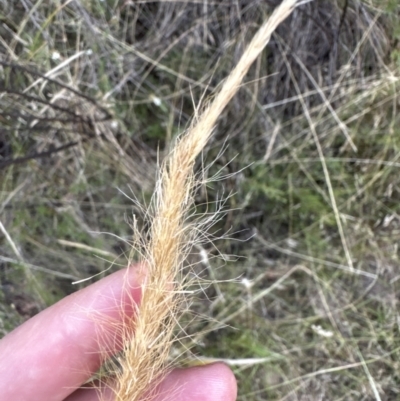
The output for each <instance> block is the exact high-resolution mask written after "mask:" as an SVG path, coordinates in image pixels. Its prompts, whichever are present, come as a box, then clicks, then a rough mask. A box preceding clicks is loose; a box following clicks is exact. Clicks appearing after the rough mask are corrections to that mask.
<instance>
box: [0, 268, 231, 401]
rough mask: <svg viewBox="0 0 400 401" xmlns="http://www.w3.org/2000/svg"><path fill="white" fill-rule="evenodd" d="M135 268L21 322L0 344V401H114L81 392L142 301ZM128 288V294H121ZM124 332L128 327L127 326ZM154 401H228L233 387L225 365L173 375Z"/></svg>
mask: <svg viewBox="0 0 400 401" xmlns="http://www.w3.org/2000/svg"><path fill="white" fill-rule="evenodd" d="M139 281H140V279H139V276H138V274H137V268H134V267H132V268H130V269H129V270H121V271H118V272H116V273H114V274H111V275H110V276H108V277H106V278H104V279H103V280H100V281H99V282H97V283H95V284H92V285H90V286H88V287H87V288H85V289H83V290H81V291H78V292H76V293H74V294H72V295H70V296H68V297H66V298H64V299H63V300H61V301H60V302H58V303H57V304H55V305H53V306H51V307H50V308H48V309H46V310H44V311H43V312H41V313H39V314H38V315H36V316H34V317H33V318H31V319H30V320H28V321H26V322H25V323H24V324H22V325H21V326H20V327H18V328H17V329H15V330H14V331H13V332H11V333H9V334H8V335H6V336H5V337H4V338H3V339H2V340H1V341H0V394H1V398H2V399H4V400H15V401H32V400H41V401H98V400H99V399H101V400H102V401H103V400H104V401H113V400H114V398H113V396H112V391H111V390H107V389H105V390H104V391H103V392H102V394H101V395H100V394H99V392H98V391H97V390H96V389H93V388H86V389H81V388H80V387H81V386H82V384H83V383H85V382H86V381H87V380H88V379H89V378H90V377H91V375H92V374H93V373H94V372H96V371H97V370H98V368H99V367H100V365H101V362H102V359H103V357H102V354H103V356H104V353H105V352H107V353H108V354H112V353H115V352H116V351H118V344H120V341H119V340H120V338H119V337H120V336H119V335H118V334H117V333H118V330H115V327H121V326H122V325H121V323H122V321H125V323H126V322H129V321H130V319H131V318H132V316H133V314H134V310H135V305H137V304H138V303H139V302H140V293H141V290H140V284H139ZM127 288H129V290H126V289H127ZM125 326H126V324H125ZM158 394H159V395H158V396H157V397H156V400H155V401H164V400H165V401H167V400H168V401H186V400H187V401H189V400H190V401H234V400H235V399H236V381H235V378H234V376H233V374H232V372H231V370H230V369H229V368H228V367H226V366H225V365H224V364H221V363H215V364H212V365H208V366H203V367H193V368H189V369H176V370H173V371H172V372H170V373H169V374H168V375H167V377H166V378H165V379H164V380H163V382H162V383H161V384H160V385H159V386H158Z"/></svg>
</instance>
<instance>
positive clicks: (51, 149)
mask: <svg viewBox="0 0 400 401" xmlns="http://www.w3.org/2000/svg"><path fill="white" fill-rule="evenodd" d="M278 3H279V0H221V1H213V0H192V1H189V0H188V1H172V0H171V1H167V0H165V1H150V0H143V1H129V0H126V1H118V0H81V1H77V0H70V1H61V0H54V1H51V2H50V1H44V0H18V1H17V0H0V335H1V336H2V335H5V334H6V333H7V332H9V331H10V330H12V329H13V328H14V327H15V326H17V325H18V324H20V323H21V322H22V321H24V320H25V319H27V318H29V317H30V316H33V315H34V314H35V313H37V312H38V311H40V310H41V309H43V308H45V307H46V306H48V305H51V304H52V303H54V302H56V301H57V300H58V299H60V298H62V297H64V296H65V295H67V294H69V293H71V292H73V291H76V290H77V289H79V288H82V287H84V286H86V285H88V284H90V282H92V281H94V280H95V279H92V280H91V281H88V282H84V283H81V284H77V285H72V284H71V283H72V282H74V281H77V280H81V279H84V278H87V277H90V276H92V275H95V274H98V273H100V275H99V276H98V277H97V278H96V279H98V278H99V277H101V276H104V275H106V274H109V273H110V272H111V271H113V270H116V269H118V268H120V267H121V266H124V265H126V260H127V257H128V254H129V241H130V239H131V235H132V229H131V226H130V221H131V220H132V216H133V214H135V215H136V216H137V218H138V219H139V223H141V221H142V220H141V219H142V217H143V216H142V212H141V210H140V209H139V208H138V207H137V206H135V204H134V202H133V201H132V199H138V200H139V202H140V203H142V204H146V203H148V202H149V200H150V197H151V193H152V190H153V186H154V181H155V176H156V166H157V160H159V159H160V158H162V157H163V155H165V154H166V153H167V152H168V149H169V148H170V145H171V143H173V140H174V138H176V136H177V135H178V134H179V133H181V132H182V131H183V130H184V129H185V127H186V126H187V123H188V122H189V121H190V117H191V116H192V114H193V111H194V106H195V105H196V104H198V102H199V101H200V99H201V97H202V96H205V97H206V98H207V97H209V96H210V95H211V94H212V93H213V91H214V90H215V88H216V87H217V86H218V84H219V83H220V81H221V80H222V79H223V78H224V77H225V76H226V75H227V74H228V72H229V71H230V70H231V69H232V67H233V66H234V65H235V63H236V62H237V60H238V58H239V57H240V55H241V54H242V51H243V49H244V47H245V46H246V43H248V41H249V39H250V38H251V37H252V35H253V34H254V33H255V32H256V30H257V28H258V27H259V26H260V24H261V23H262V21H264V20H265V18H267V16H268V15H269V14H270V13H271V10H272V9H273V8H274V6H276V4H278ZM399 11H400V6H399V4H398V0H314V1H313V2H310V3H307V4H303V5H301V6H300V7H298V8H297V9H296V10H295V12H294V13H293V15H292V16H291V17H290V18H289V19H288V20H287V21H286V22H284V23H283V24H282V25H281V26H280V27H279V29H278V30H277V32H276V33H275V34H274V36H273V38H272V40H271V42H270V44H269V45H268V48H267V49H266V50H265V51H264V53H263V54H262V57H260V58H259V59H258V60H257V62H256V63H255V65H254V66H253V67H252V69H251V71H250V73H249V74H248V76H247V78H246V82H245V83H244V85H243V87H242V88H241V90H240V92H239V94H238V95H237V96H236V97H235V98H234V100H233V101H232V102H231V104H230V105H229V107H228V109H227V110H226V112H225V113H224V115H223V116H221V118H220V121H219V124H218V127H217V128H216V131H215V135H214V137H213V139H212V141H211V143H210V144H209V146H208V148H207V149H206V151H205V152H204V155H203V160H202V161H201V163H204V164H205V165H207V164H208V163H211V162H213V164H212V165H211V166H210V168H209V169H207V170H206V173H205V175H206V176H207V177H213V176H214V178H215V180H214V181H212V182H210V183H209V185H208V186H207V193H206V191H205V188H201V190H200V191H199V193H198V194H197V196H196V203H197V208H198V211H199V212H204V211H205V207H204V204H205V202H208V206H207V211H208V212H210V211H211V212H212V211H215V210H217V209H219V208H220V207H221V202H222V203H223V209H224V210H225V214H224V217H223V218H222V219H221V220H220V221H219V222H218V223H217V224H216V225H215V226H214V227H213V228H212V229H211V231H210V233H209V235H210V236H213V237H214V241H213V242H212V243H211V242H208V243H207V242H205V243H204V244H201V245H198V246H197V247H196V248H195V249H194V251H193V255H192V256H191V258H192V259H193V261H194V262H197V265H196V267H195V269H198V272H199V273H200V274H201V275H202V276H203V277H204V278H205V279H210V280H214V282H213V284H211V285H209V286H208V287H207V288H205V289H204V294H202V296H199V297H198V298H197V299H196V300H195V302H194V305H193V310H194V311H195V312H196V313H199V314H202V315H204V316H206V317H208V318H209V319H208V323H207V322H206V323H204V321H203V323H201V322H199V323H194V324H193V325H192V326H189V327H188V331H189V332H191V333H195V336H194V340H195V343H194V346H193V348H192V350H191V352H192V354H191V355H192V357H193V356H194V355H196V356H198V357H199V358H200V359H203V360H209V359H211V360H212V358H219V359H222V360H224V361H225V362H226V363H229V364H230V365H231V366H232V368H233V369H234V371H235V373H236V375H237V378H238V381H239V399H240V400H313V401H314V400H395V399H398V398H399V397H400V395H399V392H400V366H399V365H400V358H399V357H400V337H399V334H400V333H399V324H400V316H399V312H398V303H399V301H398V299H399V291H400V270H399V249H398V244H399V238H400V204H399V201H400V174H399V172H400V122H399V120H400V116H399V115H398V108H399V107H400V103H399V99H400V96H399V76H400V74H399V68H400V42H399V39H400V20H399V14H400V13H399ZM201 163H200V161H199V168H200V167H201ZM224 199H225V201H223V200H224ZM110 266H112V267H111V269H109V270H107V269H108V268H109V267H110ZM215 280H217V281H215ZM199 333H200V334H199ZM189 357H190V356H189ZM208 358H209V359H208Z"/></svg>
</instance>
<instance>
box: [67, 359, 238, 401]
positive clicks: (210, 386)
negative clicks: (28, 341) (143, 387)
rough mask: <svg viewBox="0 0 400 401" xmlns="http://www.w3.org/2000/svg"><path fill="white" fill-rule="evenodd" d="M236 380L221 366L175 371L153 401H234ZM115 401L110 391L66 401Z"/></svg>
mask: <svg viewBox="0 0 400 401" xmlns="http://www.w3.org/2000/svg"><path fill="white" fill-rule="evenodd" d="M236 391H237V389H236V380H235V377H234V375H233V373H232V371H231V370H230V369H229V368H228V367H227V366H226V365H224V364H222V363H215V364H212V365H208V366H202V367H193V368H189V369H176V370H174V371H172V372H171V373H169V374H168V376H167V377H166V378H165V380H164V381H163V382H162V383H161V384H160V386H159V388H158V390H157V394H158V395H157V396H156V398H155V399H154V401H171V400H174V401H235V400H236ZM100 400H101V401H114V397H113V393H112V392H111V391H110V390H105V391H104V392H99V391H97V390H95V389H86V390H84V389H81V390H78V391H76V392H75V393H73V394H72V395H71V396H70V397H68V398H67V399H66V400H65V401H100Z"/></svg>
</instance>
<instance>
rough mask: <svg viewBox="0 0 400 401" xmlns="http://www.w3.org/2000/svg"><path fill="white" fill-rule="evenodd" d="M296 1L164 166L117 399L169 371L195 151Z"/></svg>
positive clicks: (274, 19)
mask: <svg viewBox="0 0 400 401" xmlns="http://www.w3.org/2000/svg"><path fill="white" fill-rule="evenodd" d="M296 2H297V0H284V1H283V2H282V4H281V5H280V6H279V7H278V8H277V9H276V10H275V11H274V12H273V14H272V15H271V16H270V18H269V19H268V20H267V21H266V22H265V23H264V24H263V26H262V27H261V28H260V29H259V31H258V32H257V33H256V35H255V36H254V38H253V39H252V41H251V42H250V44H249V45H248V47H247V49H246V50H245V52H244V53H243V55H242V57H241V59H240V61H239V63H238V64H237V66H236V67H235V68H234V70H233V71H232V72H231V74H230V75H229V76H228V78H227V79H226V81H225V82H224V83H223V85H222V87H221V89H220V90H219V92H218V93H217V95H216V96H215V98H214V100H213V101H212V102H211V103H210V104H208V105H207V106H206V107H205V108H204V111H203V112H202V113H200V115H198V114H196V116H195V118H194V120H193V122H192V124H191V126H190V128H189V129H188V131H187V132H186V133H185V134H184V135H183V136H182V137H181V138H180V139H178V141H177V142H176V145H175V147H174V149H172V151H171V153H170V154H169V156H168V157H167V158H166V160H165V161H164V163H163V165H162V167H161V169H160V178H159V180H158V183H157V187H156V191H155V194H154V197H153V204H152V210H154V212H153V217H152V220H151V226H150V232H149V241H148V243H147V244H146V245H145V247H144V249H145V254H144V256H143V261H142V264H143V265H144V266H146V280H145V282H144V284H143V285H142V301H141V305H140V308H139V310H138V311H137V313H136V319H135V323H134V331H135V336H134V338H130V339H126V341H125V343H124V349H123V354H122V357H121V358H120V363H121V370H120V373H119V374H118V375H117V376H118V377H117V386H116V389H115V396H116V401H138V400H143V399H144V398H148V397H151V396H152V394H151V392H149V391H150V386H153V387H154V385H155V383H157V382H159V380H160V379H161V378H162V377H163V376H164V374H165V371H166V368H167V358H168V355H169V353H170V348H171V344H172V343H173V341H174V333H173V331H174V327H175V323H176V321H177V320H178V319H179V316H180V311H181V309H182V308H181V305H182V297H183V295H182V285H183V284H182V283H181V280H180V279H179V273H180V272H181V270H182V267H183V263H184V260H185V257H186V256H187V253H188V251H189V248H190V244H191V243H192V242H193V241H192V240H193V238H194V236H195V231H196V230H195V229H194V227H193V225H192V226H191V225H190V224H187V223H186V222H185V220H186V215H187V212H188V210H189V208H190V206H191V205H192V195H193V189H194V186H195V178H194V172H193V168H194V163H195V161H196V157H197V156H198V155H199V154H200V152H201V151H202V150H203V149H204V147H205V145H206V143H207V141H208V140H209V138H210V136H211V134H212V130H213V128H214V126H215V124H216V122H217V119H218V117H219V116H220V114H221V113H222V111H223V110H224V108H225V107H226V105H227V104H228V102H229V101H230V100H231V99H232V97H233V96H234V95H235V93H236V92H237V90H238V88H239V86H240V84H241V82H242V80H243V78H244V76H245V75H246V73H247V71H248V70H249V68H250V66H251V65H252V63H253V62H254V60H255V59H256V58H257V57H258V55H259V54H260V53H261V51H262V50H263V49H264V47H265V46H266V44H267V43H268V42H269V40H270V37H271V35H272V33H273V32H274V31H275V29H276V28H277V26H278V25H279V24H280V23H281V22H282V21H283V20H284V19H286V18H287V17H288V16H289V15H290V14H291V12H292V11H293V9H294V8H295V6H296Z"/></svg>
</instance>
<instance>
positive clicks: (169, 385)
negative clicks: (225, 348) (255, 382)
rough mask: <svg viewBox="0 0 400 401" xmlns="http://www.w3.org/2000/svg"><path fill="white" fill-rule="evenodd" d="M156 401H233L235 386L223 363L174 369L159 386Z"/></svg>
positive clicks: (235, 394)
mask: <svg viewBox="0 0 400 401" xmlns="http://www.w3.org/2000/svg"><path fill="white" fill-rule="evenodd" d="M159 390H160V391H159V396H158V397H157V399H156V400H157V401H169V400H170V399H174V400H175V401H187V400H190V401H235V400H236V396H237V384H236V379H235V376H234V374H233V372H232V370H231V369H230V368H229V367H228V366H226V365H225V364H223V363H220V362H218V363H213V364H210V365H206V366H196V367H192V368H189V369H176V370H174V371H172V372H171V373H169V375H168V376H167V377H166V378H165V380H164V381H163V383H162V384H161V385H160V389H159Z"/></svg>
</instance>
